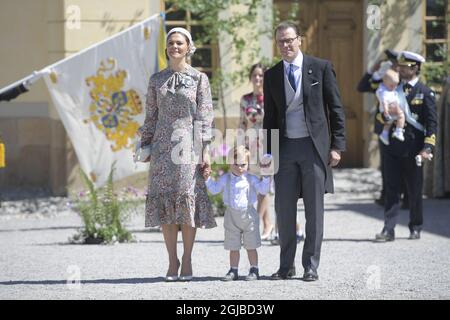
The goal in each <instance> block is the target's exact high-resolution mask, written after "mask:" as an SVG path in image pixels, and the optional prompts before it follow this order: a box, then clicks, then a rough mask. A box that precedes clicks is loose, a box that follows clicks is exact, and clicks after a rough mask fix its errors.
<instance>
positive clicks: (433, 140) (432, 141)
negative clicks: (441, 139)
mask: <svg viewBox="0 0 450 320" xmlns="http://www.w3.org/2000/svg"><path fill="white" fill-rule="evenodd" d="M424 142H425V143H428V144H431V145H432V146H435V145H436V135H435V134H432V135H431V136H430V137H425V141H424Z"/></svg>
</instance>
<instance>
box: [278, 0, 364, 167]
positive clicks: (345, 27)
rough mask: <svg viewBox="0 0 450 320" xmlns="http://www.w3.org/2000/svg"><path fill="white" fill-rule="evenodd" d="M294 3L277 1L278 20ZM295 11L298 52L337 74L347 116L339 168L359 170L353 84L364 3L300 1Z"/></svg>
mask: <svg viewBox="0 0 450 320" xmlns="http://www.w3.org/2000/svg"><path fill="white" fill-rule="evenodd" d="M294 2H296V1H290V0H276V1H274V5H275V7H276V8H277V9H278V10H279V11H280V14H281V18H282V19H285V18H286V17H288V16H289V12H290V11H289V10H292V8H295V5H293V3H294ZM298 10H299V12H298V21H296V22H298V24H299V25H300V27H301V30H302V31H301V32H302V35H303V41H302V46H301V50H302V52H304V53H306V54H311V55H314V56H317V57H319V58H323V59H327V60H330V61H331V62H332V63H333V66H334V70H335V72H336V77H337V82H338V85H339V89H340V92H341V98H342V103H343V105H344V108H345V116H346V138H347V151H346V152H345V153H344V154H343V159H342V162H341V164H340V166H341V167H362V166H363V159H364V150H363V147H364V134H363V121H364V119H363V115H364V114H363V105H362V104H363V101H362V95H361V94H359V93H358V92H357V91H356V85H357V84H358V81H359V80H360V78H361V77H362V75H363V70H362V50H363V44H362V28H363V27H364V26H365V25H364V24H363V0H302V1H300V5H299V9H298Z"/></svg>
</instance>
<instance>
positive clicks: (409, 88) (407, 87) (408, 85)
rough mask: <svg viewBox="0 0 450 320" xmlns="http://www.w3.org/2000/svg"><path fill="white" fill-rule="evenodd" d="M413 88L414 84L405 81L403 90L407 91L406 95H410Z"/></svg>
mask: <svg viewBox="0 0 450 320" xmlns="http://www.w3.org/2000/svg"><path fill="white" fill-rule="evenodd" d="M411 89H412V85H410V84H409V83H405V84H404V85H403V92H404V93H405V95H409V93H410V92H411Z"/></svg>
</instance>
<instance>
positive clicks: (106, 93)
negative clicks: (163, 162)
mask: <svg viewBox="0 0 450 320" xmlns="http://www.w3.org/2000/svg"><path fill="white" fill-rule="evenodd" d="M116 65H117V61H116V60H115V59H113V58H109V59H107V61H106V62H105V61H102V62H101V63H100V67H99V69H98V70H97V74H96V75H95V76H91V77H88V78H86V85H87V86H88V87H90V91H89V95H90V97H91V99H92V101H91V104H90V105H89V112H90V118H89V119H87V120H85V122H89V121H91V122H93V123H94V124H95V126H96V127H97V129H99V130H100V131H102V132H103V133H104V134H105V136H106V138H107V139H108V140H109V141H111V150H112V151H114V152H116V151H119V150H121V149H124V148H126V149H131V148H133V147H134V142H133V140H134V137H135V136H136V134H137V131H138V129H139V127H140V125H139V123H138V122H137V121H135V120H134V119H133V118H134V117H135V116H137V115H139V114H140V113H141V112H142V103H141V100H140V98H139V95H138V93H137V92H136V91H135V90H133V89H130V90H127V91H125V90H124V89H123V87H124V84H125V79H126V78H127V72H126V71H125V70H120V69H118V70H116Z"/></svg>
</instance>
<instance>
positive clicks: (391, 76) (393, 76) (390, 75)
mask: <svg viewBox="0 0 450 320" xmlns="http://www.w3.org/2000/svg"><path fill="white" fill-rule="evenodd" d="M385 80H392V81H394V82H395V83H399V82H400V78H399V76H398V72H395V71H394V70H392V69H388V70H387V71H386V73H385V74H384V76H383V81H385Z"/></svg>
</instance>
